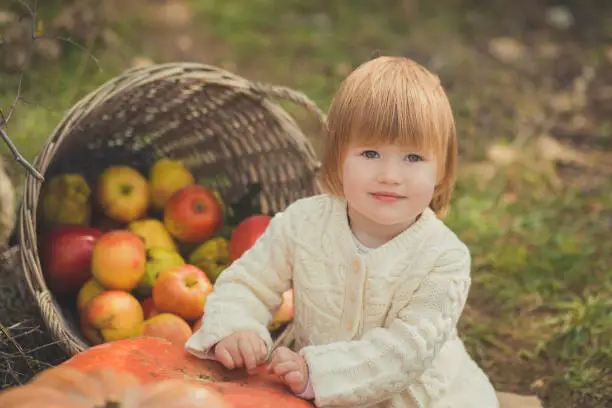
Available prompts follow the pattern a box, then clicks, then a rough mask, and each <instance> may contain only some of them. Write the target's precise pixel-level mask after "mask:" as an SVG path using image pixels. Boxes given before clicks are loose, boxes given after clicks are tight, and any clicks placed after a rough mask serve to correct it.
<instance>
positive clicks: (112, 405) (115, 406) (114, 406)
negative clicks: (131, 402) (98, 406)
mask: <svg viewBox="0 0 612 408" xmlns="http://www.w3.org/2000/svg"><path fill="white" fill-rule="evenodd" d="M102 408H121V405H119V403H118V402H115V401H108V402H107V403H106V405H105V406H104V407H102Z"/></svg>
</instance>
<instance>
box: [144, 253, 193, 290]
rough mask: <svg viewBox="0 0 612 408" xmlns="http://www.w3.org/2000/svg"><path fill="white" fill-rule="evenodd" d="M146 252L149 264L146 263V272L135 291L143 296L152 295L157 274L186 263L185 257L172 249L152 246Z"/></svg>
mask: <svg viewBox="0 0 612 408" xmlns="http://www.w3.org/2000/svg"><path fill="white" fill-rule="evenodd" d="M146 254H147V264H146V265H145V273H144V275H143V276H142V278H141V279H140V282H138V286H136V289H135V292H136V293H137V294H138V295H141V296H150V295H151V292H152V290H153V285H155V281H156V280H157V275H159V274H160V272H162V271H163V270H166V269H170V268H173V267H175V266H179V265H184V264H185V260H184V259H183V257H182V256H181V255H180V254H179V253H178V252H176V251H173V250H171V249H166V248H151V249H147V250H146Z"/></svg>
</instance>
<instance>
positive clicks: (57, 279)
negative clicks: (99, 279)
mask: <svg viewBox="0 0 612 408" xmlns="http://www.w3.org/2000/svg"><path fill="white" fill-rule="evenodd" d="M100 236H102V231H100V230H99V229H96V228H92V227H87V226H84V225H60V226H58V227H55V228H54V229H52V230H51V231H50V232H49V233H48V234H47V235H46V236H45V237H44V239H43V240H42V242H41V261H42V264H43V265H42V266H43V273H44V275H45V278H46V280H47V283H48V285H49V288H50V289H51V291H53V292H54V293H56V294H69V293H76V292H78V291H79V290H80V289H81V286H83V285H84V284H85V282H87V281H88V280H89V278H91V258H92V254H93V249H94V245H95V243H96V242H97V240H98V238H100Z"/></svg>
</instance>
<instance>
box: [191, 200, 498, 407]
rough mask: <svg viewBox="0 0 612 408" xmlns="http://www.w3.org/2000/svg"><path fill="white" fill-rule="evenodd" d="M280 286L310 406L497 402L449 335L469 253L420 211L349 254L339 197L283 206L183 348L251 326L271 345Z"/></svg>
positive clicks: (201, 347) (199, 352) (195, 349)
mask: <svg viewBox="0 0 612 408" xmlns="http://www.w3.org/2000/svg"><path fill="white" fill-rule="evenodd" d="M290 287H293V288H294V307H295V317H294V328H295V339H296V350H299V352H300V353H301V354H302V355H303V356H304V357H305V359H306V362H307V363H308V367H309V371H310V381H311V384H312V387H313V389H314V393H315V403H316V405H317V406H321V407H340V406H343V407H386V408H391V407H395V408H403V407H421V408H425V407H427V408H497V407H498V406H499V405H498V403H497V399H496V396H495V391H494V389H493V387H492V386H491V384H490V382H489V380H488V378H487V376H486V375H485V374H484V373H483V372H482V371H481V370H480V368H479V367H478V366H476V364H475V363H474V362H473V361H472V359H471V358H470V356H469V355H468V354H467V352H466V350H465V348H464V346H463V343H462V341H461V340H460V338H459V337H458V336H457V330H456V325H457V321H458V320H459V317H460V315H461V313H462V310H463V307H464V304H465V301H466V298H467V295H468V290H469V287H470V253H469V250H468V248H467V247H466V246H465V245H464V244H463V243H462V242H461V241H460V240H459V239H458V237H457V236H456V235H455V234H454V233H453V232H452V231H451V230H449V229H448V228H447V227H446V226H445V225H444V223H443V222H441V221H440V220H438V219H437V218H436V216H435V214H434V213H433V211H431V210H430V209H427V210H426V211H425V212H424V213H423V214H422V216H421V217H420V218H419V219H418V221H417V222H416V223H415V224H413V225H412V226H411V227H410V228H408V229H407V230H405V231H404V232H402V233H401V234H400V235H398V236H397V237H395V238H394V239H392V240H391V241H389V242H387V243H386V244H384V245H382V246H380V247H378V248H376V249H371V250H369V251H367V253H363V252H361V253H360V252H358V251H357V248H356V246H355V242H354V240H353V237H352V232H351V230H350V227H349V224H348V220H347V212H346V203H345V202H344V201H343V200H340V199H337V198H335V197H332V196H329V195H318V196H314V197H308V198H304V199H300V200H298V201H296V202H294V203H293V204H291V205H290V206H289V207H288V208H287V209H286V210H285V211H284V212H282V213H278V214H276V215H275V217H274V218H273V220H272V222H271V223H270V226H269V227H268V229H267V230H266V232H265V233H264V235H262V237H261V238H260V239H259V240H258V241H257V242H256V244H255V245H254V246H253V247H252V248H251V249H250V250H249V251H247V252H246V253H245V254H244V255H243V256H242V257H241V258H240V259H239V260H237V261H236V262H234V263H233V264H232V265H231V266H230V267H229V268H228V269H226V270H225V271H224V272H223V274H222V275H221V277H220V278H219V279H218V280H217V283H216V285H215V290H214V292H213V293H212V294H211V295H209V297H208V300H207V302H206V307H205V318H204V322H203V325H202V328H201V329H200V330H198V331H197V332H196V333H194V334H193V336H192V337H191V338H190V339H189V341H188V342H187V343H186V349H187V350H189V351H190V352H191V353H192V354H194V355H196V356H199V357H201V358H206V356H207V352H208V351H209V350H210V348H211V347H212V346H213V345H214V344H215V343H217V342H218V341H219V340H221V339H222V338H223V337H225V336H227V335H229V334H231V333H232V332H234V331H236V330H240V329H253V330H256V331H257V332H259V333H260V335H261V337H262V338H263V339H264V341H265V342H266V343H267V344H268V346H269V347H270V346H271V345H272V339H271V337H270V333H269V332H268V330H267V329H266V327H267V325H268V323H269V322H270V320H271V318H272V313H273V311H274V310H275V309H276V308H277V307H278V305H279V304H280V301H281V294H282V293H283V292H284V291H286V290H287V289H289V288H290Z"/></svg>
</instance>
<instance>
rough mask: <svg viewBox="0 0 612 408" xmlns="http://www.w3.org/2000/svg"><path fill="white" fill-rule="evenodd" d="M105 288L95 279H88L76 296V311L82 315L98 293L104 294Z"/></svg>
mask: <svg viewBox="0 0 612 408" xmlns="http://www.w3.org/2000/svg"><path fill="white" fill-rule="evenodd" d="M105 290H106V288H105V287H104V286H102V285H101V284H100V282H98V281H97V280H95V279H93V278H92V279H90V280H88V281H87V282H85V284H84V285H83V286H82V287H81V290H79V294H78V295H77V311H79V313H82V312H83V310H85V308H86V307H87V305H88V304H89V302H91V300H92V299H93V298H95V297H96V296H98V295H99V294H100V293H102V292H104V291H105Z"/></svg>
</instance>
